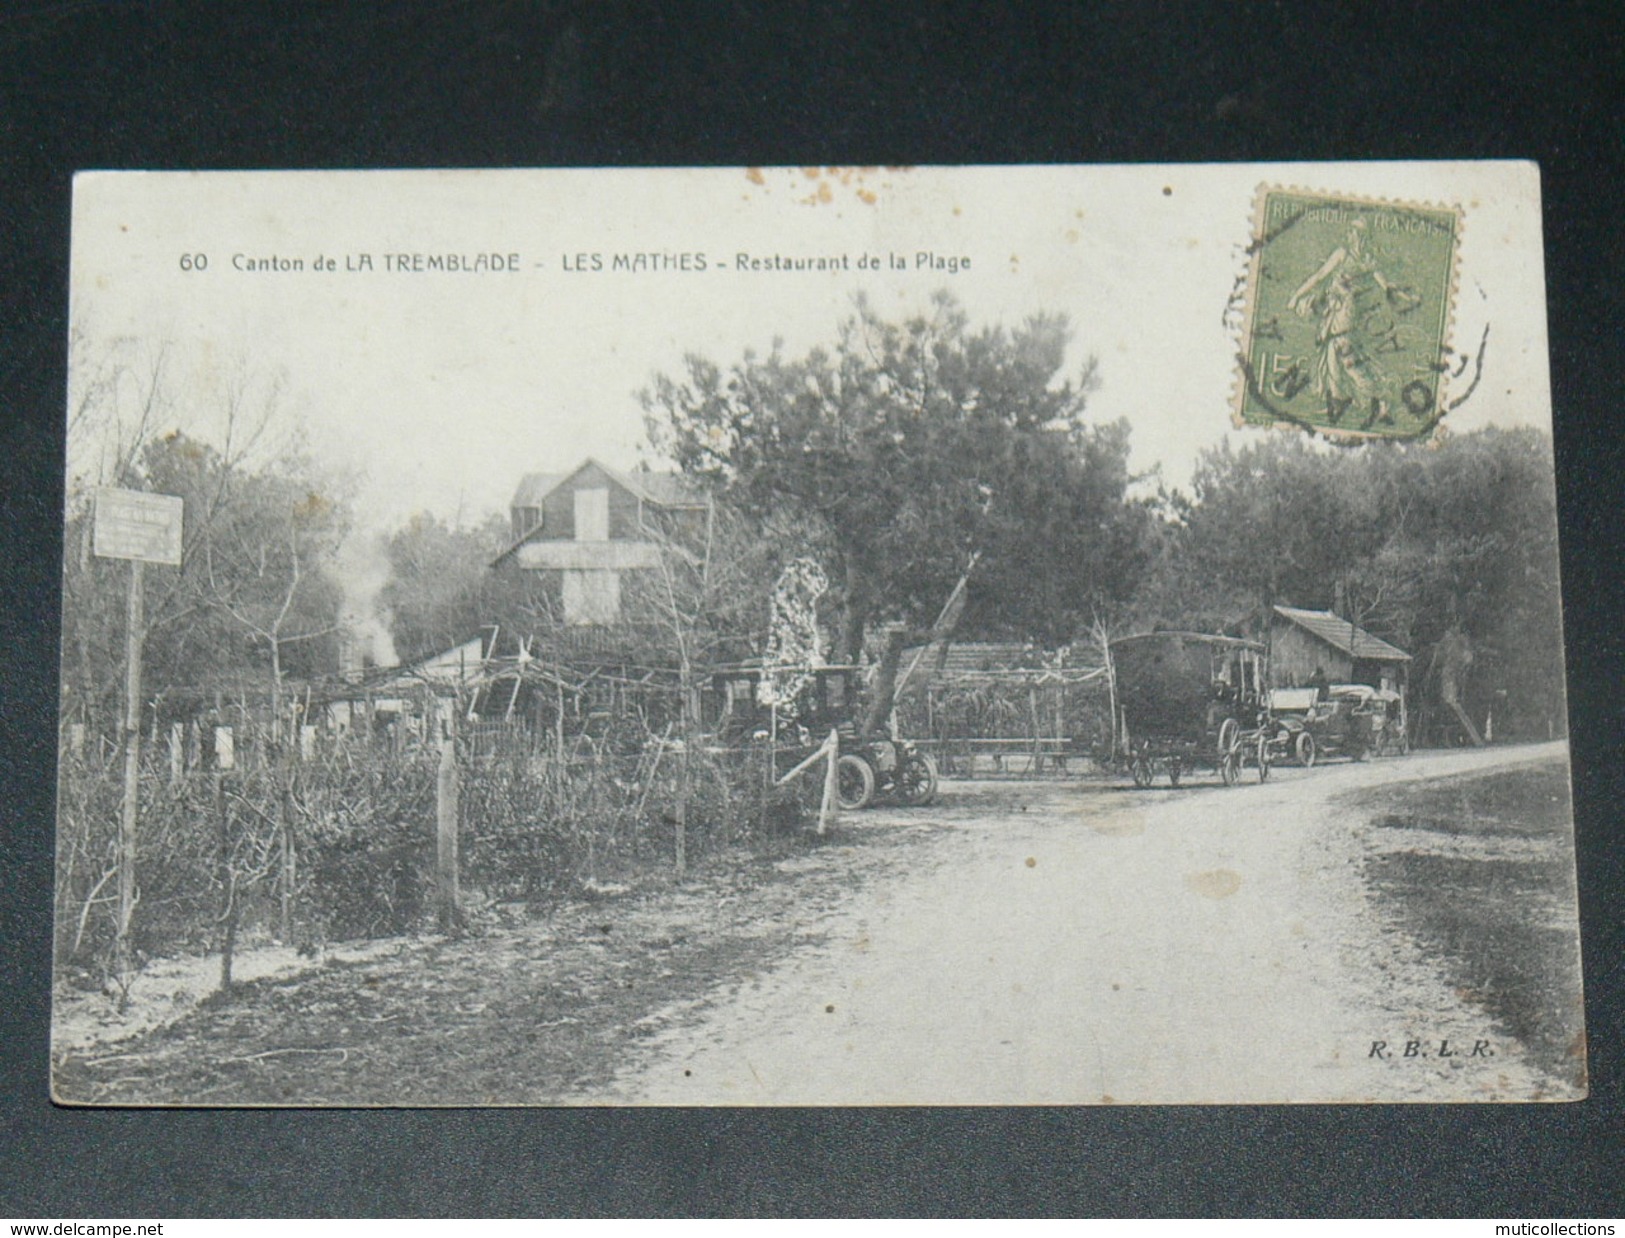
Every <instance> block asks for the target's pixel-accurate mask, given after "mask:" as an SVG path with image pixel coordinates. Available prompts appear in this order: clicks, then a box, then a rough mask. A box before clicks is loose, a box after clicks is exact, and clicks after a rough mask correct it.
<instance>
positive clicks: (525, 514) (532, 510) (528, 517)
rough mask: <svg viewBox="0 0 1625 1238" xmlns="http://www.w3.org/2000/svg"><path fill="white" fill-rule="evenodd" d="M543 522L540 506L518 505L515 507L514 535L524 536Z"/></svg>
mask: <svg viewBox="0 0 1625 1238" xmlns="http://www.w3.org/2000/svg"><path fill="white" fill-rule="evenodd" d="M541 522H542V509H541V508H539V507H516V508H514V509H513V535H514V536H515V537H516V538H517V537H523V536H525V534H527V533H529V532H531V531H532V530H533V529H535V528H536V526H537V525H539V524H541Z"/></svg>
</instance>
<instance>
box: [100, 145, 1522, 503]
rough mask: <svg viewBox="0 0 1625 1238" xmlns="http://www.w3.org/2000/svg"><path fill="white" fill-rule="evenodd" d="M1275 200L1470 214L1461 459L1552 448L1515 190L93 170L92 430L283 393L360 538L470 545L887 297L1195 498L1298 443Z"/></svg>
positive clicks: (1445, 170) (1446, 180) (768, 175)
mask: <svg viewBox="0 0 1625 1238" xmlns="http://www.w3.org/2000/svg"><path fill="white" fill-rule="evenodd" d="M1265 185H1284V186H1299V187H1304V188H1308V189H1312V190H1322V191H1329V192H1334V193H1338V194H1349V195H1355V196H1360V197H1366V198H1388V199H1394V200H1397V201H1401V202H1411V203H1421V202H1426V203H1434V204H1437V203H1443V204H1448V205H1455V206H1459V207H1460V208H1461V211H1462V216H1463V220H1464V226H1463V233H1462V243H1461V252H1460V266H1459V283H1458V294H1457V298H1456V304H1455V313H1454V324H1453V329H1452V332H1451V338H1452V341H1453V343H1454V344H1455V345H1456V346H1457V347H1458V348H1460V349H1461V350H1463V351H1466V352H1473V353H1475V354H1476V352H1477V351H1478V344H1479V341H1480V340H1481V338H1483V332H1484V329H1485V327H1486V326H1487V327H1488V328H1489V329H1490V334H1489V337H1488V343H1487V345H1486V346H1485V347H1484V349H1483V356H1484V367H1483V377H1482V381H1481V383H1480V384H1479V387H1478V388H1477V389H1476V390H1475V391H1474V393H1473V395H1472V397H1471V398H1470V399H1469V400H1468V401H1467V402H1465V403H1464V404H1462V405H1461V406H1460V407H1459V408H1457V409H1455V410H1454V411H1452V412H1451V413H1450V415H1449V416H1448V418H1447V419H1446V422H1445V425H1446V428H1447V429H1448V430H1450V431H1453V432H1456V433H1460V432H1463V431H1467V430H1471V429H1475V428H1478V427H1480V426H1483V425H1489V424H1498V425H1503V426H1507V425H1535V426H1540V427H1546V428H1549V426H1550V420H1551V403H1550V385H1549V376H1548V372H1547V347H1546V316H1545V298H1544V269H1543V265H1542V248H1541V237H1540V199H1539V179H1538V173H1537V171H1536V169H1535V168H1534V166H1533V165H1530V164H1521V163H1507V162H1499V163H1411V164H1396V163H1388V164H1274V165H1260V164H1231V165H1195V166H1155V165H1145V166H1132V167H1129V166H1119V167H1074V168H1066V167H1049V168H1038V167H1023V168H958V169H943V168H915V169H882V168H876V169H828V168H826V169H799V168H777V169H744V168H724V169H699V170H696V169H686V170H679V169H664V170H660V169H633V170H552V171H514V170H484V171H446V172H287V173H277V172H263V173H236V172H233V173H137V172H104V173H82V174H80V176H79V177H78V178H77V179H76V181H75V192H74V218H73V266H72V322H73V327H74V331H75V333H76V336H77V339H76V342H75V346H74V351H73V356H74V370H73V373H71V374H70V382H69V385H70V401H69V402H70V406H73V405H74V404H75V403H76V402H77V400H78V398H79V395H80V394H81V393H82V392H83V391H84V390H85V389H86V386H87V384H88V383H89V382H90V380H91V377H92V375H94V374H98V373H101V374H105V373H106V372H107V367H108V365H109V364H110V361H109V359H113V360H112V362H111V363H112V364H114V365H115V366H116V365H118V364H123V363H124V362H127V361H128V360H129V359H131V358H135V357H151V356H153V355H156V354H157V353H158V352H160V351H161V352H162V353H163V356H164V364H165V370H166V375H167V383H166V390H167V392H168V393H169V396H170V403H169V404H168V405H167V406H166V408H165V410H164V417H165V419H166V424H172V425H174V426H175V427H178V428H183V429H186V430H188V431H189V432H193V433H198V434H201V435H202V436H204V437H212V436H215V435H217V433H218V428H219V422H220V417H219V409H220V407H221V398H222V397H221V392H222V391H224V390H227V389H229V387H230V386H231V384H232V383H236V384H238V386H239V387H240V388H242V389H244V390H246V391H247V392H248V393H249V395H250V401H249V402H250V403H251V404H252V403H253V402H254V401H255V400H262V399H263V396H264V393H265V392H266V391H268V390H270V389H271V388H272V387H273V386H274V387H275V388H276V390H277V392H278V397H277V399H278V408H279V417H280V418H281V421H282V423H283V424H284V425H286V424H289V423H291V422H292V421H294V420H297V421H298V422H300V423H301V424H302V425H303V427H304V430H305V433H306V436H307V438H308V442H309V444H310V447H311V450H312V452H313V454H314V455H315V456H316V457H317V458H318V460H319V461H320V462H321V463H322V464H323V465H325V466H328V467H331V468H333V469H334V470H336V471H338V472H341V473H344V474H346V475H348V476H350V477H352V478H354V479H355V484H356V486H357V487H358V488H357V490H356V496H355V509H356V515H357V517H358V523H359V524H360V525H361V527H364V528H372V529H387V528H390V527H394V526H397V525H398V524H400V523H401V522H402V521H403V520H404V519H406V518H407V517H408V516H409V515H411V514H412V513H413V512H415V511H429V512H433V513H435V514H436V515H438V516H440V517H442V518H445V519H451V518H454V517H457V516H459V515H460V517H461V518H462V519H463V520H464V521H468V522H472V521H474V520H477V519H478V518H479V517H480V516H482V515H484V514H486V513H489V512H497V511H504V510H505V509H506V506H507V503H508V499H509V497H510V496H511V495H512V493H513V490H514V488H515V487H516V486H517V484H518V482H519V479H520V477H521V476H522V475H523V474H524V473H527V472H533V471H548V472H550V471H562V470H565V469H568V468H570V467H572V466H574V465H575V464H576V463H578V462H579V461H580V460H581V459H582V458H584V457H586V456H589V455H591V456H596V457H598V458H600V459H602V460H604V461H605V462H606V463H609V464H611V465H618V466H622V467H626V466H631V465H633V464H635V463H637V462H638V460H639V459H640V445H641V443H642V439H643V424H642V410H641V408H640V406H639V404H638V400H637V393H638V391H639V390H641V389H643V388H645V387H647V386H648V385H649V383H650V381H651V379H652V377H653V376H654V375H655V374H657V373H666V374H672V375H676V374H678V372H679V370H680V367H681V365H682V360H683V357H684V355H685V354H686V353H690V352H694V353H699V354H701V355H703V356H706V357H709V358H710V359H712V360H714V361H717V362H719V363H721V364H727V363H728V362H731V361H734V360H736V359H738V358H739V356H740V355H741V354H742V352H743V351H744V350H745V349H747V348H751V349H755V350H756V351H758V352H765V351H766V350H767V349H768V348H770V347H771V345H772V343H773V341H774V339H775V338H776V337H777V338H781V339H782V340H783V341H784V345H785V347H786V349H787V350H788V352H789V353H790V354H791V355H797V354H799V353H802V352H804V351H806V350H807V349H808V348H810V347H813V346H815V345H819V344H827V343H830V342H832V341H833V340H834V338H835V333H836V328H837V326H838V324H839V323H840V321H841V320H842V319H843V318H845V317H847V316H849V315H850V314H851V312H852V305H853V298H854V297H855V296H856V295H858V294H859V293H863V294H866V295H867V296H868V297H869V299H870V301H871V302H872V303H873V304H874V305H875V306H876V308H877V309H878V310H879V311H880V312H881V313H882V314H883V315H884V316H899V317H900V316H904V315H907V314H910V313H913V312H915V311H918V310H921V309H923V308H924V307H925V306H926V305H927V304H928V301H929V298H930V297H931V295H932V294H933V293H934V292H936V291H938V290H940V289H947V290H949V291H950V292H952V293H953V294H954V295H955V296H956V297H958V299H959V300H960V301H961V303H962V304H963V306H964V307H965V309H966V311H967V313H968V314H969V317H970V320H971V323H972V325H973V326H980V325H984V324H990V323H1002V324H1005V325H1007V326H1015V325H1018V324H1019V323H1020V322H1021V321H1022V320H1023V319H1024V318H1026V317H1027V316H1028V315H1030V314H1033V313H1035V312H1040V311H1043V312H1060V313H1064V314H1066V315H1067V316H1068V317H1069V319H1070V320H1071V323H1072V326H1073V345H1072V353H1071V355H1070V356H1069V358H1068V363H1067V372H1068V373H1069V374H1072V375H1075V374H1076V373H1077V372H1079V371H1080V370H1081V369H1082V367H1083V365H1084V364H1085V362H1086V360H1087V359H1088V358H1089V357H1091V356H1092V357H1095V358H1098V361H1099V382H1100V385H1099V388H1098V390H1096V391H1095V392H1094V394H1093V395H1092V396H1091V397H1090V402H1089V412H1088V416H1089V418H1090V419H1092V420H1097V419H1098V420H1103V421H1104V420H1113V419H1116V418H1119V417H1126V418H1128V419H1129V421H1130V422H1131V424H1132V427H1133V437H1132V443H1133V459H1132V463H1133V465H1134V467H1135V468H1136V469H1138V470H1141V471H1147V470H1152V469H1156V470H1158V471H1159V473H1160V476H1161V478H1162V479H1163V480H1165V481H1166V482H1168V483H1169V484H1173V485H1185V484H1188V481H1189V478H1190V474H1191V469H1192V467H1193V465H1194V463H1195V461H1196V459H1197V456H1198V454H1199V452H1201V451H1202V450H1203V449H1204V448H1207V447H1211V446H1213V445H1216V444H1218V443H1220V442H1221V441H1224V440H1226V439H1229V440H1232V441H1234V442H1236V443H1238V444H1239V443H1243V442H1247V441H1250V440H1253V439H1256V438H1257V436H1259V435H1261V434H1265V433H1271V432H1278V431H1265V430H1259V429H1253V428H1247V429H1237V428H1235V427H1234V426H1233V424H1232V405H1233V400H1234V396H1235V393H1236V385H1237V381H1238V375H1237V364H1236V353H1237V341H1238V333H1239V315H1238V314H1237V312H1236V310H1237V306H1236V304H1235V302H1234V299H1233V294H1234V292H1235V289H1236V288H1237V280H1238V277H1242V276H1245V274H1246V271H1247V257H1246V246H1247V243H1248V240H1249V237H1250V235H1251V229H1252V226H1253V216H1254V211H1255V203H1256V201H1257V196H1258V193H1259V191H1260V188H1261V186H1265ZM403 255H404V256H405V257H404V258H403V257H402V256H403ZM617 255H621V256H623V257H624V266H623V267H622V269H617V266H616V256H617ZM637 255H643V258H642V260H641V262H640V261H639V259H638V258H637V257H636V256H637ZM685 255H686V258H685ZM200 256H201V262H200V261H199V258H200ZM493 256H494V258H495V260H493ZM776 258H779V259H807V258H813V259H816V258H824V259H826V260H832V261H827V262H826V265H827V266H831V267H833V268H834V269H826V270H781V269H774V265H775V259H776ZM843 259H844V261H842V260H843ZM864 259H874V260H875V261H874V262H873V263H872V264H871V263H870V262H867V261H863V262H862V265H861V266H860V260H864ZM742 260H743V261H742ZM702 263H703V269H700V268H701V265H702ZM899 263H900V266H899V265H898V264H899ZM296 264H297V265H296ZM329 264H331V265H329ZM453 265H455V266H456V267H458V268H459V269H456V270H450V269H446V268H447V267H448V266H453ZM463 267H477V268H478V269H474V270H464V269H461V268H463ZM200 268H201V269H200ZM437 268H438V269H437ZM685 268H686V269H685ZM120 358H122V359H123V361H120V360H119V359H120ZM138 388H139V384H138V383H135V382H133V381H131V382H127V383H125V384H124V385H123V387H122V388H121V391H122V395H121V397H120V398H121V399H122V400H124V401H125V403H126V405H132V402H133V401H134V399H136V398H137V396H138ZM1460 393H1461V392H1460V390H1459V385H1458V388H1453V389H1452V391H1451V393H1450V394H1451V395H1459V394H1460ZM69 469H70V473H74V472H79V473H81V474H83V473H85V472H86V471H87V465H86V457H85V455H84V454H83V445H82V444H79V443H77V442H74V443H70V460H69Z"/></svg>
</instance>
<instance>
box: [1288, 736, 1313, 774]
mask: <svg viewBox="0 0 1625 1238" xmlns="http://www.w3.org/2000/svg"><path fill="white" fill-rule="evenodd" d="M1292 753H1293V755H1294V756H1296V757H1297V758H1298V764H1299V765H1301V766H1303V767H1304V769H1314V767H1315V758H1316V757H1317V756H1318V755H1319V753H1317V752H1316V751H1315V737H1314V736H1313V735H1311V734H1309V732H1308V731H1299V732H1298V738H1297V740H1296V741H1295V742H1294V743H1293V745H1292Z"/></svg>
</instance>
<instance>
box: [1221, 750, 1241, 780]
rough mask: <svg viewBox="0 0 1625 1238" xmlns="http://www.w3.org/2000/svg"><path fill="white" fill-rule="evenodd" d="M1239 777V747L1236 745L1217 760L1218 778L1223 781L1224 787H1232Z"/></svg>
mask: <svg viewBox="0 0 1625 1238" xmlns="http://www.w3.org/2000/svg"><path fill="white" fill-rule="evenodd" d="M1240 776H1241V745H1240V744H1236V745H1235V746H1234V747H1232V748H1231V749H1230V751H1229V752H1227V753H1225V754H1224V755H1223V756H1222V757H1220V758H1219V777H1220V778H1221V779H1223V780H1224V785H1225V786H1227V787H1233V786H1235V785H1236V779H1237V778H1239V777H1240Z"/></svg>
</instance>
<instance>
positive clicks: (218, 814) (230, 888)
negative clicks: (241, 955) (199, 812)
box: [214, 769, 237, 996]
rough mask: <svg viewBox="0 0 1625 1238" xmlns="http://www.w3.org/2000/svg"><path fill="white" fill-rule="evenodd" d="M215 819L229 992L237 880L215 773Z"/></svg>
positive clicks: (223, 968)
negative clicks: (217, 836) (217, 834)
mask: <svg viewBox="0 0 1625 1238" xmlns="http://www.w3.org/2000/svg"><path fill="white" fill-rule="evenodd" d="M214 820H215V828H216V829H217V831H218V832H219V840H220V862H219V868H218V872H219V875H220V894H221V898H222V899H223V900H224V901H223V902H222V904H221V907H220V919H221V922H222V933H221V941H220V991H221V992H222V993H225V994H227V995H228V996H229V995H230V993H231V957H232V955H233V954H234V953H236V950H237V881H236V878H235V876H234V875H233V874H232V871H231V825H230V822H229V820H228V818H227V815H226V776H225V775H224V774H223V773H221V772H220V771H219V770H218V769H216V770H215V772H214Z"/></svg>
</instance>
